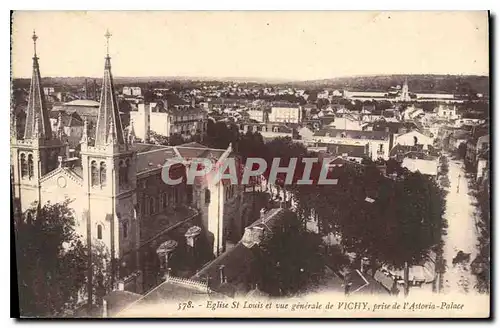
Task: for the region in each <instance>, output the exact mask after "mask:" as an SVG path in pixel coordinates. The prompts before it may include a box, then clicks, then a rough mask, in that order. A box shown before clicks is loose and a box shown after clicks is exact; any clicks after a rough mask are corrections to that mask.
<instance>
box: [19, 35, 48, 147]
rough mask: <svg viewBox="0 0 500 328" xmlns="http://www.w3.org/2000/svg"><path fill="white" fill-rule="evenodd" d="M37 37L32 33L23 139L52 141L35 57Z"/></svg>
mask: <svg viewBox="0 0 500 328" xmlns="http://www.w3.org/2000/svg"><path fill="white" fill-rule="evenodd" d="M37 39H38V37H37V36H36V34H35V33H34V32H33V42H34V49H35V51H34V56H33V72H32V75H31V86H30V92H29V97H28V107H27V110H26V114H27V115H26V126H25V129H24V139H32V138H38V137H39V138H43V139H52V130H51V127H50V120H49V114H48V112H47V106H46V104H45V95H44V93H43V87H42V78H41V76H40V67H39V65H38V57H37V55H36V40H37Z"/></svg>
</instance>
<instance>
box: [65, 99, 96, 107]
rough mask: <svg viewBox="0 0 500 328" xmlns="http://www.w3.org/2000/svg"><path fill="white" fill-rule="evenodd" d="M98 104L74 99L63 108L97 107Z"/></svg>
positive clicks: (88, 100) (92, 101) (87, 100)
mask: <svg viewBox="0 0 500 328" xmlns="http://www.w3.org/2000/svg"><path fill="white" fill-rule="evenodd" d="M99 105H100V104H99V102H97V101H94V100H90V99H76V100H73V101H70V102H67V103H64V104H63V106H84V107H99Z"/></svg>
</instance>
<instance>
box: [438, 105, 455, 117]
mask: <svg viewBox="0 0 500 328" xmlns="http://www.w3.org/2000/svg"><path fill="white" fill-rule="evenodd" d="M436 112H437V117H439V118H441V119H447V120H456V119H459V118H460V117H461V116H460V115H459V114H458V110H457V107H456V106H447V105H439V107H438V108H437V109H436Z"/></svg>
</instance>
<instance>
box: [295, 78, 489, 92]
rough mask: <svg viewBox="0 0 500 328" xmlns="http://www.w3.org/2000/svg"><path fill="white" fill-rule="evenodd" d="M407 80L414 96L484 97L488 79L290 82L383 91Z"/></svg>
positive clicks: (355, 89) (378, 79)
mask: <svg viewBox="0 0 500 328" xmlns="http://www.w3.org/2000/svg"><path fill="white" fill-rule="evenodd" d="M405 78H407V79H408V87H409V89H410V91H411V92H414V93H460V92H463V91H465V90H464V89H467V88H471V89H472V90H475V91H476V92H478V93H482V94H484V95H488V93H489V77H488V76H479V75H374V76H352V77H339V78H333V79H323V80H312V81H302V82H294V83H291V84H292V85H293V86H295V87H302V88H313V89H314V88H332V89H340V90H341V89H347V90H350V91H387V90H388V89H389V88H390V87H393V86H397V85H402V84H403V83H404V81H405Z"/></svg>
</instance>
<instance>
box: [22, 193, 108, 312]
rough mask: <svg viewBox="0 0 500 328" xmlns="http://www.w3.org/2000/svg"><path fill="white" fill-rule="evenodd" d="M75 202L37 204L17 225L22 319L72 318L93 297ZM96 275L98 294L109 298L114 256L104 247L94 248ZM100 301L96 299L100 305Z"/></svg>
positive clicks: (95, 287) (94, 289)
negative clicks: (107, 274)
mask: <svg viewBox="0 0 500 328" xmlns="http://www.w3.org/2000/svg"><path fill="white" fill-rule="evenodd" d="M68 204H69V201H65V202H63V203H59V204H50V203H48V204H46V205H45V206H43V207H39V206H34V207H32V208H30V209H28V210H27V211H25V212H24V213H23V214H22V216H21V217H20V218H18V219H17V221H16V224H15V230H16V259H17V276H18V281H19V286H18V287H19V302H20V304H19V308H20V313H21V315H22V316H42V317H57V316H65V315H68V314H72V313H73V312H74V311H75V310H76V309H77V307H78V305H79V304H81V302H84V301H85V300H87V299H88V298H87V296H88V294H87V293H88V288H87V287H88V285H87V283H88V279H87V278H88V273H89V251H88V247H87V246H86V245H84V244H83V242H82V240H81V239H80V236H78V235H77V233H76V232H75V229H74V227H75V218H74V216H73V212H72V210H71V209H70V208H69V207H68ZM91 258H92V264H91V265H92V272H93V274H94V276H95V277H101V278H103V279H100V280H99V279H96V282H99V284H95V285H92V291H93V294H94V295H96V296H101V297H102V296H103V294H104V293H105V290H106V289H107V287H108V284H109V281H108V280H107V279H105V278H104V277H105V274H104V273H105V270H106V268H105V266H106V264H105V263H106V262H105V261H107V260H109V253H108V252H107V250H106V248H105V247H104V246H103V245H96V247H94V248H93V249H92V256H91ZM99 300H100V297H93V302H94V304H97V302H98V301H99Z"/></svg>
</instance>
